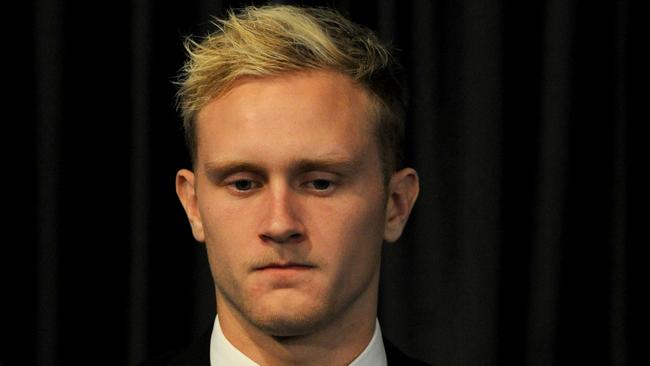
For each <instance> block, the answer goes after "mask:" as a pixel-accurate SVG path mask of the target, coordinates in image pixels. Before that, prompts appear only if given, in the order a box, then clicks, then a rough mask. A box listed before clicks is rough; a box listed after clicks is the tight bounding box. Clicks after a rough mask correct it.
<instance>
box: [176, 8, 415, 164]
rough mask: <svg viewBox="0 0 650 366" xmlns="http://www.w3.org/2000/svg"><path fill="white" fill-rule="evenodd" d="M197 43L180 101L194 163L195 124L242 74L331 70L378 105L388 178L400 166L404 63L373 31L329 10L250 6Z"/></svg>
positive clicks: (189, 44) (190, 49) (191, 44)
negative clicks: (401, 69) (360, 87)
mask: <svg viewBox="0 0 650 366" xmlns="http://www.w3.org/2000/svg"><path fill="white" fill-rule="evenodd" d="M213 24H214V25H215V26H216V28H217V29H216V31H215V32H213V33H211V34H209V35H208V36H206V37H205V38H204V39H202V40H201V41H200V42H197V41H194V40H192V39H191V38H188V39H187V40H186V41H185V48H186V50H187V53H188V56H189V58H188V60H187V62H186V63H185V65H184V67H183V69H182V73H181V76H180V82H179V84H180V90H179V91H178V101H179V107H180V110H181V115H182V117H183V126H184V129H185V137H186V142H187V144H188V148H189V150H190V154H191V155H192V160H193V161H196V136H195V134H196V132H195V130H196V129H195V126H194V123H195V119H196V115H197V114H198V112H199V111H200V110H201V109H202V108H203V107H204V106H205V105H206V104H207V103H208V102H209V101H210V100H212V99H214V98H216V97H218V96H220V95H221V94H223V93H224V92H226V91H228V89H229V88H230V87H231V86H232V84H233V83H234V82H235V81H236V80H237V79H239V78H241V77H244V76H258V77H263V76H271V75H278V74H282V73H287V72H292V71H301V70H317V69H330V70H335V71H338V72H341V73H343V74H344V75H347V76H348V77H350V78H351V79H352V80H354V81H355V82H358V83H360V84H361V85H363V86H364V87H365V88H366V90H368V91H369V92H370V95H371V96H372V97H373V99H374V100H375V101H376V103H375V104H376V106H377V107H378V108H376V109H377V117H378V124H377V128H376V134H377V138H378V143H379V148H380V152H381V153H380V155H381V158H382V164H383V168H384V171H385V173H386V174H390V173H392V171H394V170H395V169H397V168H398V167H399V165H400V164H401V160H402V147H401V145H402V140H403V134H404V132H403V130H404V109H405V92H404V88H403V87H402V83H401V80H400V77H399V76H398V75H399V74H400V73H399V64H398V63H397V61H396V60H395V58H394V57H393V56H392V55H391V53H390V52H389V50H388V48H387V46H385V45H383V44H381V42H380V41H379V40H378V39H377V37H376V36H375V35H374V34H373V33H372V32H371V31H370V30H368V29H366V28H363V27H361V26H359V25H357V24H354V23H352V22H351V21H349V20H348V19H346V18H345V17H343V16H341V15H340V14H339V13H337V12H335V11H333V10H330V9H325V8H303V7H296V6H288V5H270V6H264V7H254V6H249V7H246V8H244V9H241V10H240V11H238V12H236V13H235V12H233V11H230V12H229V13H228V17H227V18H226V19H216V20H215V22H214V23H213Z"/></svg>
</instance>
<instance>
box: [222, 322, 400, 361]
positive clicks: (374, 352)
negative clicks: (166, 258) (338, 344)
mask: <svg viewBox="0 0 650 366" xmlns="http://www.w3.org/2000/svg"><path fill="white" fill-rule="evenodd" d="M222 365H227V366H259V365H258V364H257V363H255V362H254V361H253V360H251V359H250V358H248V357H247V356H246V355H245V354H243V353H242V352H241V351H240V350H238V349H237V348H236V347H235V346H233V345H232V343H230V341H228V340H227V339H226V336H224V335H223V331H222V330H221V325H220V324H219V315H217V316H216V317H215V319H214V327H213V328H212V336H211V337H210V366H222ZM349 366H387V361H386V351H385V350H384V341H383V340H382V337H381V328H380V327H379V321H378V320H375V332H374V334H373V335H372V339H371V340H370V343H368V345H367V346H366V348H365V349H364V350H363V352H361V353H360V354H359V356H357V358H355V359H354V361H352V363H350V365H349Z"/></svg>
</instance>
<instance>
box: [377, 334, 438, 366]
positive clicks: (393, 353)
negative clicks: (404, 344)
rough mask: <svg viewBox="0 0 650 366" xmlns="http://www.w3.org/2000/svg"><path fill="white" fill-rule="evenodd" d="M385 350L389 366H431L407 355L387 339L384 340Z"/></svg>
mask: <svg viewBox="0 0 650 366" xmlns="http://www.w3.org/2000/svg"><path fill="white" fill-rule="evenodd" d="M384 349H385V350H386V360H387V361H388V366H393V365H395V366H397V365H407V366H431V365H429V364H428V363H424V362H422V361H420V360H417V359H415V358H413V357H411V356H409V355H407V354H405V353H404V352H402V351H401V350H400V349H399V348H397V347H396V346H395V345H394V344H392V343H391V342H390V341H389V340H388V339H386V338H384Z"/></svg>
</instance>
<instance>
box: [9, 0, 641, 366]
mask: <svg viewBox="0 0 650 366" xmlns="http://www.w3.org/2000/svg"><path fill="white" fill-rule="evenodd" d="M249 3H256V4H260V2H255V1H252V2H251V1H247V2H237V1H206V0H203V1H200V0H190V1H188V0H186V1H178V0H173V1H164V2H163V1H153V0H132V1H110V2H89V1H72V0H68V1H55V0H41V1H32V2H12V3H10V4H6V5H3V8H4V10H3V18H4V20H3V42H2V58H3V65H4V66H3V70H2V75H3V82H4V83H3V84H4V85H3V89H4V92H3V95H5V97H3V106H4V108H3V109H4V113H3V115H4V117H3V121H2V147H3V151H2V157H3V173H2V178H3V179H2V181H3V190H2V202H3V208H4V210H3V211H4V214H3V217H4V218H3V219H2V226H3V227H2V239H1V240H2V244H1V248H2V249H1V252H0V255H1V257H0V261H1V262H0V267H1V269H0V271H2V272H1V273H0V274H1V276H2V277H1V281H2V294H1V295H0V296H1V297H0V337H2V338H1V339H0V363H2V365H31V364H38V365H72V364H88V365H100V364H106V365H133V364H135V363H137V362H139V361H141V360H142V359H144V358H145V357H147V356H150V355H154V354H158V353H160V352H162V351H165V350H168V349H170V348H174V347H179V346H182V345H184V344H187V343H188V342H189V341H190V340H191V339H192V338H193V337H195V336H196V335H198V334H200V333H202V332H203V331H204V330H205V329H206V328H207V327H208V326H209V325H210V323H211V322H212V319H213V316H214V309H213V307H214V299H213V297H214V296H213V290H212V288H211V280H210V276H209V270H208V266H207V262H206V260H205V254H204V250H203V248H202V246H201V245H200V244H197V243H195V242H194V241H193V239H192V236H191V233H190V230H189V225H187V223H186V219H185V217H184V214H183V211H182V208H181V206H180V204H179V203H178V202H177V199H176V196H175V193H174V175H175V172H176V170H178V169H179V168H181V167H187V166H188V161H189V160H188V157H187V154H186V151H185V148H184V146H183V138H182V133H181V129H180V126H181V122H180V118H179V117H178V114H177V113H176V111H175V108H174V103H175V100H174V93H175V91H176V89H175V86H174V85H173V84H172V81H173V80H174V78H175V76H176V74H177V72H178V70H179V68H180V67H181V65H182V63H183V60H184V51H183V48H182V40H183V37H184V36H187V35H190V34H194V35H202V34H205V31H206V29H208V27H207V25H208V22H209V20H210V17H209V15H210V14H213V15H223V13H224V9H225V8H227V7H230V6H240V5H242V4H249ZM291 3H296V2H291ZM297 3H302V4H310V5H333V6H335V7H336V8H338V9H339V10H341V11H342V12H344V13H345V14H348V15H349V16H350V17H351V18H352V19H353V20H354V21H356V22H359V23H362V24H365V25H367V26H369V27H370V28H372V29H375V30H376V31H377V32H378V34H379V35H380V37H381V38H383V39H384V40H386V41H388V42H390V43H392V44H393V45H395V46H396V47H397V48H398V49H400V53H399V57H400V59H401V60H402V61H403V64H404V66H405V68H406V70H407V71H408V78H409V83H410V87H411V108H410V112H409V116H408V128H407V139H408V146H409V147H408V151H407V155H408V159H409V161H410V163H411V165H413V166H414V167H415V168H416V169H417V170H418V171H419V173H420V178H421V185H422V188H421V196H420V198H419V200H418V202H417V204H416V206H415V209H414V213H413V215H412V218H411V221H410V222H409V224H408V225H407V229H406V232H405V235H404V237H403V238H402V239H401V240H400V241H399V242H398V243H397V244H394V245H390V246H388V247H386V250H385V253H384V258H383V267H382V287H381V294H380V310H379V311H380V312H379V318H380V321H381V324H382V330H383V331H384V333H385V334H386V335H387V336H388V337H389V338H390V339H392V340H393V341H394V343H396V344H397V345H398V346H400V347H401V348H402V349H403V350H405V351H407V352H408V353H410V354H412V355H414V356H417V357H419V358H421V359H423V360H426V361H428V362H431V363H433V364H436V365H497V364H525V365H554V364H612V365H623V364H627V363H628V362H630V360H631V359H633V358H636V359H637V360H638V359H639V358H638V357H639V356H640V352H639V351H638V350H637V348H636V347H635V343H634V342H633V339H632V337H631V334H637V332H635V330H637V331H638V330H643V328H641V326H640V325H639V323H637V322H635V321H632V316H631V314H632V313H634V312H635V311H636V310H635V309H639V308H640V309H643V308H641V306H640V305H638V303H636V302H634V301H632V298H633V296H632V295H633V293H634V291H632V290H633V289H635V290H642V289H643V287H642V286H643V283H644V282H645V281H644V280H642V278H643V277H642V276H641V277H640V276H632V275H631V273H632V271H631V268H632V267H633V265H634V263H637V262H636V261H640V260H639V259H636V258H639V257H640V256H639V254H638V251H636V249H635V248H636V246H635V243H638V242H640V241H641V240H642V239H641V237H642V236H643V237H645V236H647V235H642V233H641V230H640V228H641V227H642V224H641V223H640V222H639V221H640V220H639V221H634V220H633V219H632V218H633V216H632V212H633V211H635V210H633V209H632V206H633V204H638V205H639V206H638V207H643V206H641V205H640V204H639V203H638V201H637V200H633V199H632V194H631V189H632V188H633V187H631V186H630V183H631V180H630V173H629V172H630V171H632V168H633V166H632V162H631V161H630V159H629V157H630V156H631V155H632V154H631V147H630V146H632V143H631V141H632V140H634V137H637V138H638V136H641V134H640V133H639V131H637V130H634V128H635V126H634V125H633V124H632V121H638V120H639V119H641V117H640V115H641V114H643V112H644V111H642V110H641V109H642V108H641V98H640V95H639V94H636V93H637V92H636V91H637V90H639V89H638V88H636V87H639V86H642V83H641V82H640V81H639V80H638V75H637V74H636V72H635V71H636V69H635V68H634V65H633V62H632V61H635V62H636V60H638V55H639V54H638V51H639V48H640V47H641V45H642V44H644V43H643V42H642V41H641V40H640V39H639V34H641V32H639V31H636V30H635V31H634V32H633V31H632V29H633V28H635V27H640V26H641V24H640V20H639V19H638V17H639V15H638V14H640V11H639V9H637V8H635V7H634V4H633V3H631V2H627V1H609V2H595V1H563V0H553V1H526V2H523V1H504V0H500V1H469V0H456V1H454V0H447V1H426V0H422V1H395V0H378V1H374V2H357V1H351V0H350V1H328V2H323V1H320V2H319V1H302V2H297ZM645 45H646V46H645V48H647V43H645ZM633 70H634V71H633ZM641 120H643V119H641ZM645 120H646V121H647V119H645ZM636 147H637V148H638V149H639V151H641V152H642V151H647V148H645V149H643V147H642V146H640V145H636ZM636 156H643V154H636ZM640 160H645V159H643V158H642V159H640ZM646 169H647V168H646ZM636 182H638V181H636ZM638 186H642V185H641V184H640V183H639V184H638V185H637V187H638ZM635 212H636V211H635ZM639 267H640V266H639ZM639 269H641V268H639ZM639 278H641V279H639ZM633 304H637V305H635V306H636V307H633V306H632V305H633ZM635 327H636V328H635Z"/></svg>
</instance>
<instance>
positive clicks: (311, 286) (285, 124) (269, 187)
mask: <svg viewBox="0 0 650 366" xmlns="http://www.w3.org/2000/svg"><path fill="white" fill-rule="evenodd" d="M371 105H372V104H371V100H370V98H369V96H368V94H367V92H365V90H363V89H362V88H361V87H359V86H358V85H355V84H354V83H353V82H352V81H350V80H349V79H348V78H347V77H345V76H343V75H341V74H338V73H334V72H328V71H314V72H308V73H307V72H303V73H292V74H287V75H283V76H277V77H265V78H247V79H243V80H240V81H238V82H237V83H236V85H235V86H234V88H232V89H231V90H230V91H229V92H228V93H226V94H225V95H223V96H220V97H219V98H217V99H215V100H213V101H212V102H210V103H209V104H208V105H207V106H206V107H205V108H204V109H202V110H201V112H200V113H199V115H198V118H197V136H198V137H197V138H198V140H197V160H196V164H195V168H196V170H195V172H194V175H191V173H189V174H187V173H186V174H187V176H186V177H185V178H186V179H187V182H186V183H187V184H189V185H191V186H192V187H193V189H194V190H195V197H194V199H192V200H190V201H191V202H190V203H189V204H186V210H188V215H189V216H190V221H191V222H192V226H193V233H194V236H195V238H196V239H197V240H199V241H204V242H205V244H206V247H207V253H208V259H209V262H210V267H211V270H212V275H213V278H214V282H215V285H216V288H217V302H218V306H219V312H220V313H221V312H222V310H227V311H230V312H231V313H233V314H236V316H238V317H240V318H241V319H244V320H245V321H246V322H248V323H250V324H252V325H253V326H255V327H256V328H257V329H261V330H263V331H264V332H266V333H268V334H272V335H301V334H307V333H309V332H312V331H315V330H317V329H319V327H322V326H324V325H326V324H328V323H330V322H332V321H335V320H337V319H339V318H340V317H341V316H344V314H345V313H346V312H347V311H350V309H359V308H367V309H366V311H372V312H374V310H375V309H374V307H375V305H376V298H377V283H378V276H379V263H380V252H381V245H382V240H383V239H384V234H385V223H386V207H387V205H386V202H387V201H386V194H385V190H384V189H385V187H384V185H383V176H382V169H381V163H380V157H379V149H378V146H377V142H376V140H375V137H374V133H373V131H374V123H375V122H374V121H373V120H372V118H371V116H372V113H371V110H372V108H371ZM179 174H180V173H179ZM188 205H189V207H187V206H188ZM223 307H227V309H222V308H223Z"/></svg>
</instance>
